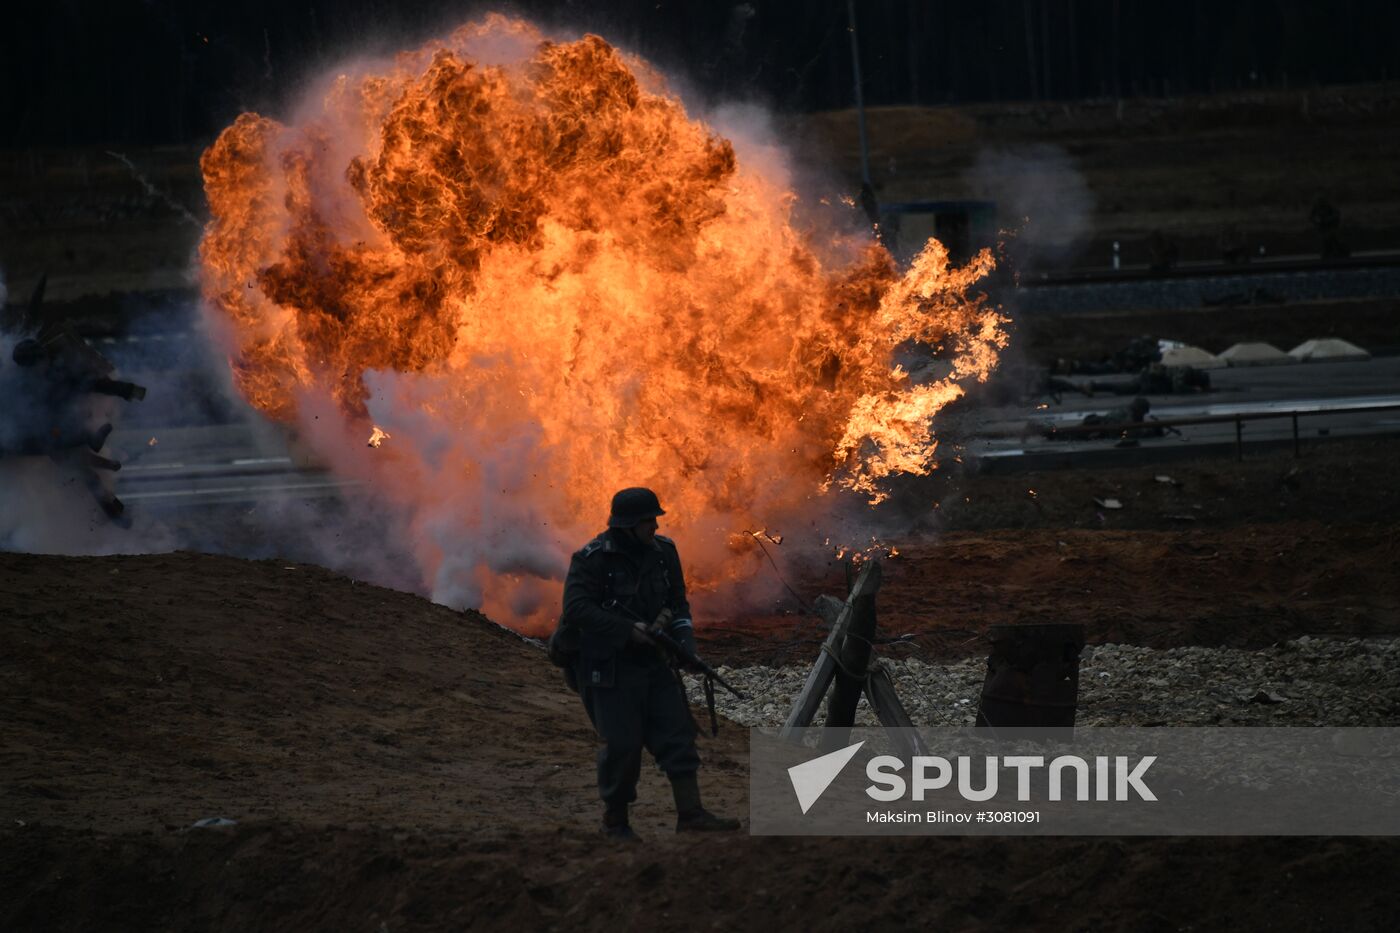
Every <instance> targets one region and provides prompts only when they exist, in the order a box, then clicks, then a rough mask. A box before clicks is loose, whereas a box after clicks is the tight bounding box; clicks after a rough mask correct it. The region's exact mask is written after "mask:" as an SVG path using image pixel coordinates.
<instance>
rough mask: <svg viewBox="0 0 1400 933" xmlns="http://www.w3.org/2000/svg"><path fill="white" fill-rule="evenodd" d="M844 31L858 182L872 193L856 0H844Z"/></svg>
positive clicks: (873, 187) (873, 188)
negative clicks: (851, 77) (853, 106)
mask: <svg viewBox="0 0 1400 933" xmlns="http://www.w3.org/2000/svg"><path fill="white" fill-rule="evenodd" d="M846 19H847V21H848V23H849V25H848V26H847V28H846V31H847V32H849V33H850V34H851V70H852V72H853V73H854V75H855V83H856V126H857V128H858V129H859V131H860V180H861V184H863V185H864V186H865V188H866V189H868V190H870V191H871V192H873V191H874V190H875V186H874V185H872V184H871V183H870V146H869V144H868V143H867V142H866V138H865V92H864V91H862V90H861V86H860V85H861V81H860V43H859V42H857V41H856V0H846Z"/></svg>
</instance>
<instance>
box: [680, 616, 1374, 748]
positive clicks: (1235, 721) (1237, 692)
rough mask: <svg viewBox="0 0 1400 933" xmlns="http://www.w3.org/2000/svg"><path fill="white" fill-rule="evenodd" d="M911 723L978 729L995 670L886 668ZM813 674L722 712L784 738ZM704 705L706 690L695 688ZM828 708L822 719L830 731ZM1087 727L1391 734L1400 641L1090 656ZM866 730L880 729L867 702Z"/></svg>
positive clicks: (781, 682)
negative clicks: (1330, 729)
mask: <svg viewBox="0 0 1400 933" xmlns="http://www.w3.org/2000/svg"><path fill="white" fill-rule="evenodd" d="M883 663H884V664H885V665H886V666H887V667H888V668H889V670H890V672H891V674H892V675H893V677H894V681H895V686H896V688H897V689H898V691H899V696H900V699H901V700H902V701H903V703H904V706H905V709H907V710H908V712H909V716H910V718H912V719H913V720H914V722H915V723H916V724H917V725H921V726H970V725H972V724H973V720H974V719H975V718H976V716H977V701H978V697H979V695H980V694H981V691H982V680H983V676H984V674H985V671H986V662H985V661H984V660H981V659H975V658H969V659H964V660H959V661H951V662H949V663H947V664H930V663H925V662H923V661H919V660H917V659H913V658H910V659H905V660H890V659H887V660H885V661H884V662H883ZM808 670H809V668H808V667H806V666H796V665H792V666H787V667H778V668H773V667H760V666H755V667H742V668H720V673H721V674H723V676H724V677H725V679H726V680H728V681H729V682H730V683H732V684H733V685H734V686H735V687H737V688H738V689H739V690H741V691H743V692H744V693H745V694H746V695H747V696H748V699H747V700H737V699H735V698H734V697H732V696H730V695H729V694H727V693H725V692H724V691H723V690H717V691H716V707H717V709H718V710H719V711H720V712H721V713H723V714H724V715H725V716H727V717H729V718H730V719H732V720H734V721H735V722H737V723H740V724H741V725H744V726H777V725H781V724H782V722H783V719H784V718H785V717H786V716H787V712H788V708H789V707H790V705H791V703H792V700H793V698H794V697H795V696H796V695H797V693H798V691H799V690H800V689H801V688H802V684H803V681H804V680H805V679H806V677H807V672H808ZM687 682H688V687H689V691H690V699H691V701H692V702H693V703H696V704H698V705H703V703H704V695H703V693H702V691H701V687H700V683H699V682H698V681H697V680H696V679H694V678H687ZM824 716H825V708H824V707H823V711H822V713H821V714H819V715H818V717H817V719H816V722H817V723H818V724H820V723H821V722H822V720H823V717H824ZM1077 721H1078V723H1079V724H1080V725H1086V726H1208V725H1233V726H1247V725H1288V726H1389V725H1396V724H1397V723H1400V639H1396V638H1383V639H1381V638H1372V639H1357V638H1350V639H1319V638H1310V637H1308V636H1303V637H1301V638H1298V639H1296V640H1294V641H1289V642H1285V643H1283V644H1280V645H1274V646H1272V647H1269V648H1264V649H1261V650H1256V651H1245V650H1240V649H1235V648H1195V647H1188V648H1167V649H1157V648H1139V647H1134V646H1131V645H1099V646H1094V647H1089V648H1086V649H1085V650H1084V654H1083V655H1082V660H1081V662H1080V672H1079V716H1078V720H1077ZM856 723H857V725H876V724H877V722H876V720H875V717H874V714H873V713H872V711H871V710H870V708H869V707H868V706H867V704H866V702H865V700H863V699H862V700H861V703H860V707H859V709H858V710H857V712H856Z"/></svg>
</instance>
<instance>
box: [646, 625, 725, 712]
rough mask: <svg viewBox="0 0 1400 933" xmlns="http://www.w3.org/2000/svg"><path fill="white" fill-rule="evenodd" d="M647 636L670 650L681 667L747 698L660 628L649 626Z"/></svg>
mask: <svg viewBox="0 0 1400 933" xmlns="http://www.w3.org/2000/svg"><path fill="white" fill-rule="evenodd" d="M647 636H648V637H649V638H651V640H652V641H654V642H656V643H657V644H658V645H660V646H661V647H663V648H665V649H666V650H667V651H669V652H671V654H672V655H674V656H675V658H676V660H677V661H680V662H681V665H682V666H683V667H688V668H690V669H691V670H693V671H695V672H696V673H697V674H703V675H704V676H705V677H706V678H707V679H709V680H713V681H714V682H715V683H717V684H719V685H720V686H721V687H723V688H724V689H726V690H728V691H729V692H730V693H732V694H734V695H735V696H736V697H738V698H739V699H741V700H744V699H747V697H745V696H744V695H743V694H742V693H740V692H739V691H738V690H735V689H734V688H733V687H732V686H730V685H729V683H727V682H726V681H725V679H724V678H723V677H721V676H719V672H718V671H716V670H715V669H714V668H713V667H711V666H710V665H709V664H707V663H706V662H704V661H702V660H701V659H700V656H699V655H697V654H696V653H695V652H694V651H691V650H689V649H688V648H686V646H685V645H682V644H681V643H680V642H678V641H676V640H675V639H674V638H672V637H671V636H670V635H668V634H666V633H665V632H663V631H661V630H660V629H657V628H650V629H647Z"/></svg>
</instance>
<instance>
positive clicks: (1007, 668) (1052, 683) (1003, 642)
mask: <svg viewBox="0 0 1400 933" xmlns="http://www.w3.org/2000/svg"><path fill="white" fill-rule="evenodd" d="M987 637H988V638H989V639H990V640H991V642H992V650H991V653H990V654H989V655H988V657H987V679H986V681H984V682H983V684H982V701H981V706H980V707H978V710H977V725H978V726H982V727H986V726H991V727H994V728H995V727H1001V728H1017V727H1027V726H1029V727H1062V728H1063V727H1073V726H1074V714H1075V711H1076V709H1077V708H1078V706H1079V655H1080V653H1081V652H1082V651H1083V650H1084V626H1082V625H1076V624H1072V623H1031V624H1022V625H993V626H992V627H991V628H990V629H989V630H988V632H987Z"/></svg>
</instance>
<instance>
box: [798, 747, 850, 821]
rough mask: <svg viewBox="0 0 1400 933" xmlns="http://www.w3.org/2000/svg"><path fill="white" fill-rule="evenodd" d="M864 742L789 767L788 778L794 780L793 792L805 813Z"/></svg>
mask: <svg viewBox="0 0 1400 933" xmlns="http://www.w3.org/2000/svg"><path fill="white" fill-rule="evenodd" d="M864 744H865V740H863V739H862V740H861V741H859V742H857V743H856V744H854V745H848V746H846V747H845V748H843V749H841V750H840V751H835V752H831V753H830V754H827V755H823V756H821V757H820V758H813V759H812V760H811V761H804V762H802V764H800V765H793V766H792V767H791V768H788V779H789V780H791V781H792V789H793V792H794V793H796V794H797V803H798V805H799V806H801V807H802V812H803V813H804V814H805V813H806V812H807V811H808V810H810V809H812V804H814V803H816V802H817V800H818V799H820V798H821V795H822V794H824V793H826V789H827V788H828V787H830V786H831V782H832V781H834V780H836V776H837V775H838V774H840V773H841V769H842V768H844V767H846V765H847V763H848V762H850V760H851V759H852V758H854V757H855V756H856V752H858V751H860V747H861V746H862V745H864Z"/></svg>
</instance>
